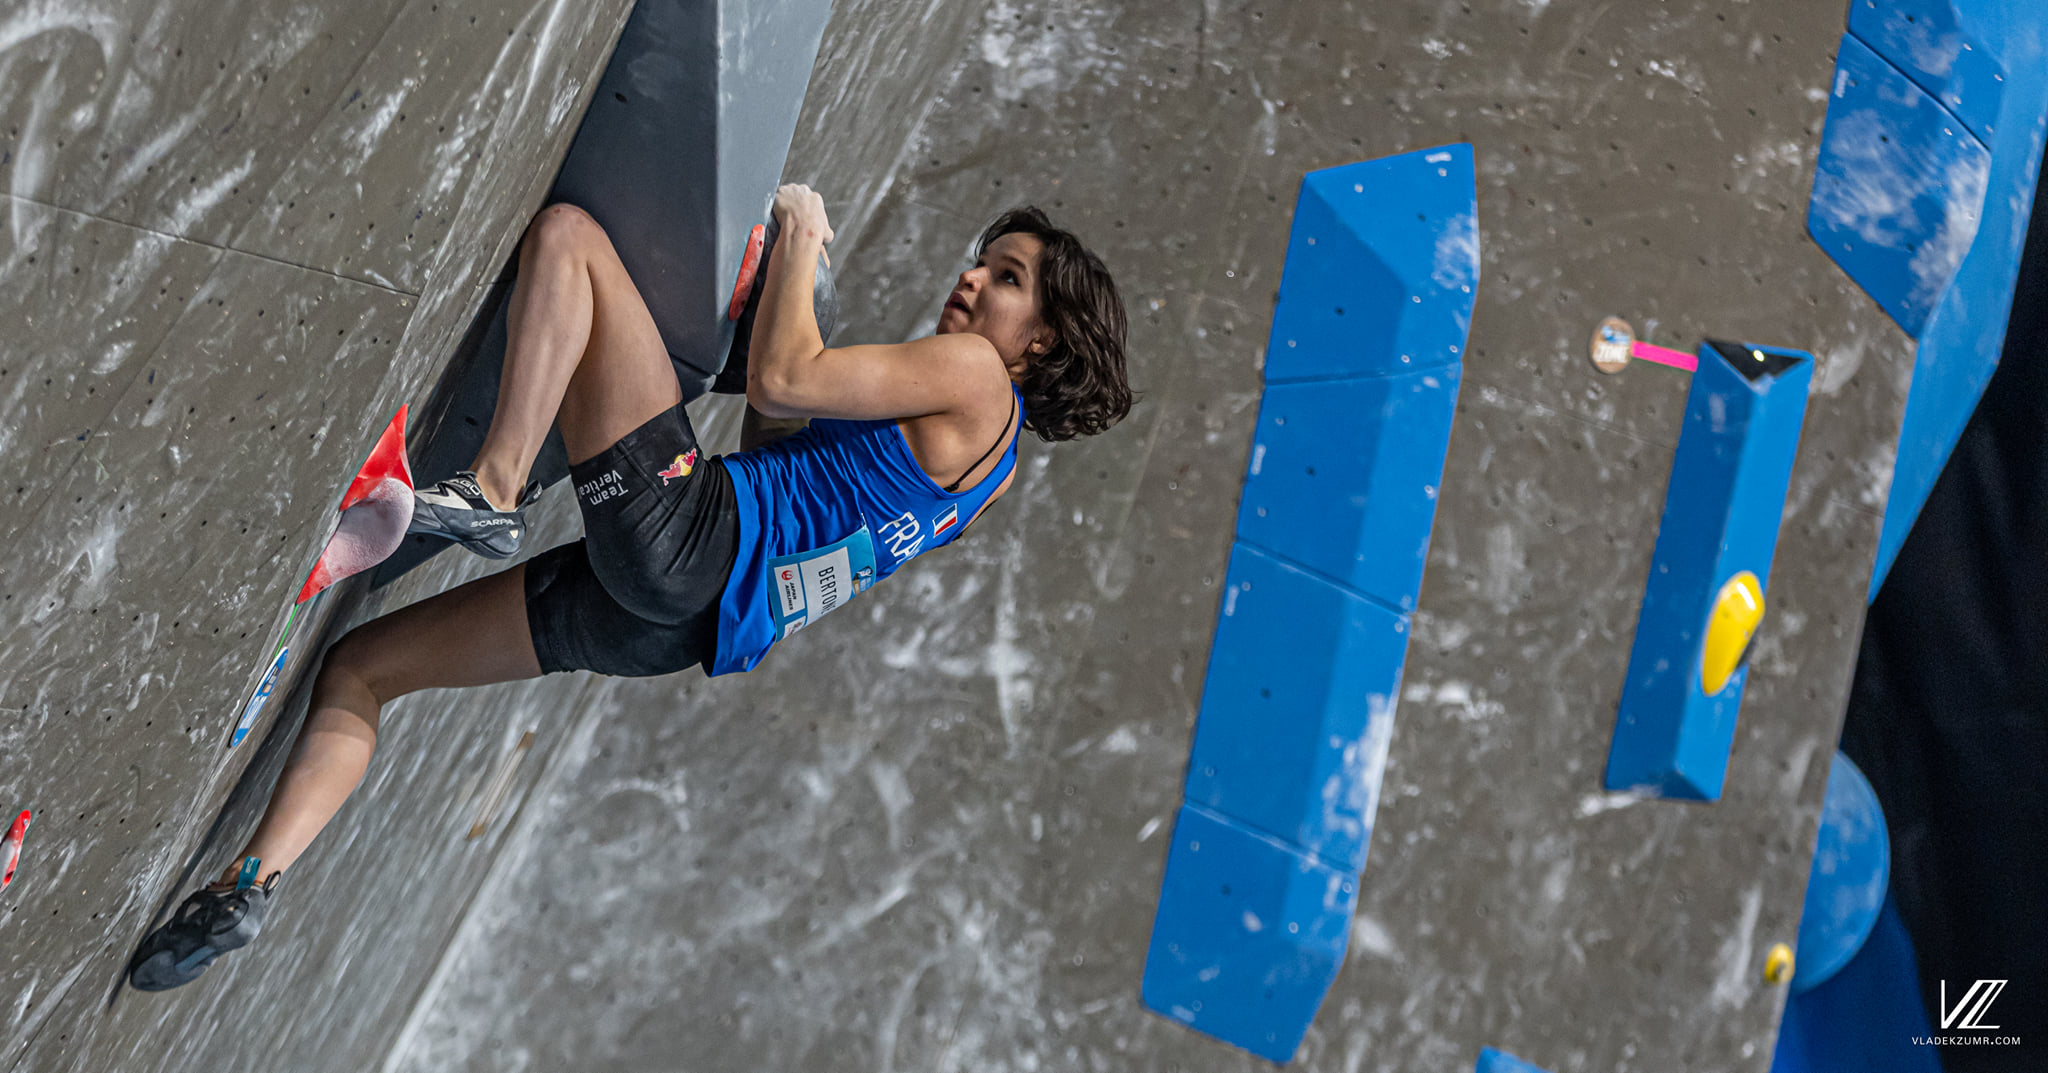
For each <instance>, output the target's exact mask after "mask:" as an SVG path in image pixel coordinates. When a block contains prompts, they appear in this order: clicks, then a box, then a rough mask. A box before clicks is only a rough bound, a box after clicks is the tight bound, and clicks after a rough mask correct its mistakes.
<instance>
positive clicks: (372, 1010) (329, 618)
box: [0, 0, 626, 1073]
mask: <svg viewBox="0 0 2048 1073" xmlns="http://www.w3.org/2000/svg"><path fill="white" fill-rule="evenodd" d="M625 8H626V5H625V4H624V3H598V4H587V3H553V2H534V3H519V2H515V3H510V4H500V5H491V6H489V7H487V8H484V7H478V6H476V5H450V4H436V3H426V2H411V0H372V2H368V3H362V4H353V5H345V6H344V5H327V6H325V7H307V6H305V5H300V4H291V3H281V2H269V0H252V2H228V3H206V4H166V5H115V4H72V5H48V4H33V5H9V6H7V7H5V8H0V191H4V198H0V281H4V283H0V325H4V327H0V452H4V457H5V458H6V459H7V460H8V465H7V467H6V480H5V483H6V486H7V487H6V498H5V502H6V509H5V510H4V511H0V516H4V518H5V521H4V522H0V526H4V537H0V549H4V551H0V653H4V658H0V800H5V801H6V802H7V804H6V805H5V806H0V807H5V808H8V809H10V810H18V809H20V808H33V809H35V811H36V821H35V823H34V825H33V826H32V827H31V829H30V832H29V837H28V840H27V844H26V846H25V847H24V850H23V854H22V861H21V868H20V872H19V873H18V875H17V876H16V878H15V880H14V883H13V884H12V885H11V886H9V887H8V888H7V889H6V891H5V892H4V893H0V1068H5V1069H10V1070H23V1071H27V1070H35V1071H45V1070H50V1071H54V1070H94V1071H101V1070H121V1071H123V1073H128V1071H138V1073H139V1071H146V1070H172V1069H198V1068H211V1069H256V1068H298V1069H309V1070H313V1069H332V1070H345V1069H346V1070H356V1069H361V1068H363V1065H364V1063H365V1062H366V1061H374V1060H375V1058H376V1056H381V1054H382V1053H383V1052H384V1050H385V1049H386V1048H387V1047H388V1045H389V1041H390V1039H391V1038H392V1037H393V1035H394V1034H395V1032H396V1031H397V1029H398V1027H399V1025H400V1024H402V1022H403V1019H404V1016H405V1013H406V1011H407V1010H408V1009H409V1008H410V1007H411V1005H412V1003H413V1000H414V998H415V997H416V996H417V995H418V994H419V992H420V989H421V987H422V985H423V984H424V983H425V982H426V981H427V979H428V978H429V977H430V975H431V973H432V971H433V968H434V961H433V952H434V951H435V950H437V949H439V948H440V946H441V945H442V944H443V943H444V942H445V941H446V939H447V937H448V936H449V935H450V934H451V933H452V931H453V929H454V926H455V924H456V922H457V920H458V919H459V918H460V916H461V915H462V912H463V910H464V908H465V906H466V905H467V903H468V901H469V898H470V896H471V894H472V893H473V892H474V890H475V888H476V885H477V882H478V880H479V878H480V877H481V875H482V874H483V873H484V872H485V871H486V870H487V869H488V867H489V865H490V863H491V860H492V856H493V854H494V853H495V851H496V848H497V844H498V841H497V840H498V837H499V836H501V834H502V831H503V823H502V822H501V823H500V824H499V825H498V830H497V831H495V832H493V834H492V836H491V837H487V838H482V839H478V840H476V841H473V842H472V841H469V840H466V839H465V838H464V837H463V835H464V834H465V833H466V830H467V828H468V826H469V820H470V817H469V816H468V815H466V814H465V815H461V816H459V817H458V815H457V813H458V812H462V811H466V810H464V809H463V808H462V805H463V801H462V795H461V793H460V791H461V790H462V789H463V780H464V779H465V778H470V777H473V773H474V772H475V771H477V770H478V769H480V768H484V767H486V766H487V765H488V764H490V763H491V762H492V760H493V759H494V758H495V756H496V755H498V754H501V753H503V752H505V751H507V750H509V748H510V746H511V744H512V742H511V741H510V740H508V733H510V732H511V731H513V730H514V728H516V727H518V726H519V724H520V723H521V722H522V720H521V718H520V717H519V716H518V715H517V714H516V712H508V711H507V707H508V706H509V707H511V708H514V709H517V708H518V707H521V706H524V705H533V704H538V705H543V706H546V705H549V704H551V703H559V702H551V701H549V700H548V699H547V698H548V696H549V693H548V689H554V690H556V691H559V690H562V689H565V688H566V689H569V690H571V691H573V690H574V689H575V688H576V685H575V684H574V683H566V682H565V683H561V684H560V685H556V684H554V683H550V684H549V686H548V687H544V688H543V689H542V690H541V691H539V692H529V693H527V694H523V695H521V696H520V697H519V698H518V699H517V700H516V701H514V702H513V703H512V704H510V705H507V704H506V703H504V702H501V703H500V704H498V705H495V706H479V705H478V704H477V698H455V697H452V696H451V697H446V698H425V699H424V701H423V703H421V704H419V705H417V706H415V707H414V708H412V709H411V710H410V711H408V712H405V713H402V714H400V713H394V718H393V719H392V720H391V721H390V723H389V725H388V733H387V734H386V735H385V744H386V747H387V749H388V750H389V751H388V752H387V753H386V754H385V755H386V756H388V757H390V758H391V760H392V762H391V763H389V764H383V765H380V766H379V767H378V769H377V770H376V771H375V772H373V774H372V775H371V777H370V779H369V784H370V786H371V787H372V792H371V793H370V794H368V795H366V797H367V798H368V800H367V802H366V805H365V807H363V808H361V809H360V810H355V811H353V812H352V813H351V822H350V826H349V829H348V830H347V831H346V832H345V833H342V834H340V835H339V836H338V837H336V838H334V839H333V840H332V843H331V849H332V850H333V852H331V853H328V854H326V855H323V856H322V857H320V858H319V859H317V860H309V861H308V862H307V863H308V867H307V868H306V869H305V870H304V873H303V874H301V875H297V876H294V877H293V882H292V883H291V884H290V886H293V887H296V888H297V890H296V891H295V892H294V895H293V897H292V898H291V899H290V900H291V903H292V904H291V905H290V906H289V907H288V908H285V909H283V910H282V911H281V913H280V914H279V916H278V917H277V918H276V921H277V929H276V934H275V935H273V936H269V937H267V938H275V939H277V940H278V941H277V942H276V944H275V947H274V949H273V950H272V951H271V952H272V953H273V955H274V956H272V957H270V958H268V959H265V960H264V961H262V962H261V963H255V962H253V961H252V963H251V964H250V966H249V969H248V971H247V972H244V973H239V974H230V973H223V974H221V975H220V978H219V979H215V978H212V977H209V978H208V980H207V981H206V986H205V987H202V988H191V989H187V990H184V991H180V992H174V993H170V994H164V995H139V994H136V993H134V992H128V991H121V990H118V989H117V986H116V985H117V982H118V981H119V979H120V976H121V972H122V968H123V966H124V965H125V964H126V961H127V959H128V956H129V954H130V953H131V952H132V950H133V949H134V944H135V942H136V941H137V940H138V939H139V938H140V937H141V935H142V934H143V932H144V931H145V930H147V928H148V927H149V926H150V924H151V922H152V921H151V918H152V916H153V915H154V914H156V913H157V912H159V911H160V910H161V909H163V908H165V907H167V906H168V905H169V904H170V903H173V902H174V901H175V900H176V899H177V898H181V897H183V895H184V894H185V893H186V892H187V891H188V890H189V889H190V888H191V887H192V886H193V885H195V881H194V880H193V879H192V878H191V877H192V876H193V875H194V870H195V869H203V870H206V871H211V870H214V869H218V868H220V867H222V866H223V865H224V864H225V863H226V862H225V860H224V857H225V855H227V854H228V853H231V852H232V850H233V848H234V847H235V846H236V845H237V844H238V843H239V840H240V838H241V837H242V836H243V835H245V834H246V833H247V831H248V830H249V828H250V826H251V825H252V824H253V821H254V818H255V816H256V815H257V811H258V810H259V809H260V800H261V791H262V790H263V789H264V787H266V786H267V783H268V781H269V778H270V777H271V776H273V775H274V773H275V771H276V768H277V765H278V763H279V761H281V759H282V747H283V746H284V745H285V744H287V743H288V739H289V730H290V728H289V726H287V727H286V730H285V735H284V736H282V737H276V736H272V737H271V738H270V740H265V738H266V735H268V734H269V733H270V732H271V731H273V730H274V729H275V728H276V727H277V726H278V720H279V716H280V715H281V714H282V713H286V712H289V713H290V714H291V716H292V717H293V718H296V717H297V716H298V715H299V714H300V713H302V712H303V710H304V696H303V689H302V688H298V689H292V690H291V692H290V693H289V695H281V696H280V697H278V698H276V699H274V700H273V702H272V703H271V705H270V709H269V711H268V713H267V714H266V716H265V718H264V720H263V721H262V722H261V723H260V724H259V725H258V727H257V732H256V735H255V736H254V737H253V738H252V739H251V740H250V741H248V742H245V743H244V744H243V745H242V746H240V747H239V748H237V749H235V750H233V751H230V750H228V749H227V748H226V745H227V741H228V736H229V732H230V730H231V729H232V727H233V725H234V720H235V718H236V716H237V715H238V714H239V711H240V708H241V702H242V701H243V699H244V698H246V697H247V696H248V695H249V693H250V691H251V690H252V689H254V687H255V686H256V683H257V678H258V676H259V675H260V673H261V671H262V669H263V667H264V665H266V664H267V663H268V662H269V660H268V656H269V654H270V649H269V645H270V643H271V641H272V639H273V638H274V637H275V636H276V632H277V631H278V629H279V628H280V627H281V626H282V624H283V621H284V616H285V609H286V606H287V604H288V603H289V601H290V600H291V598H292V596H293V594H295V593H296V592H297V590H298V586H299V583H300V582H301V581H302V580H303V579H304V577H305V572H306V570H307V569H308V568H309V567H310V566H311V564H312V560H313V556H314V553H315V552H316V551H317V549H318V548H319V546H320V545H321V543H322V541H324V539H325V538H326V535H327V527H328V525H329V524H330V523H331V520H332V518H333V511H334V509H335V505H336V503H337V501H338V500H339V498H340V495H341V492H342V490H343V489H344V488H345V487H346V486H347V483H348V480H349V478H350V477H351V476H353V474H354V471H355V467H356V466H357V464H358V463H359V462H360V461H361V460H362V458H363V456H364V454H366V453H367V452H368V450H369V447H370V445H371V443H372V442H373V441H374V439H375V436H376V434H377V432H378V431H380V430H381V427H382V425H383V424H384V422H385V421H387V420H388V419H389V418H390V416H391V414H392V413H393V411H395V410H396V409H397V408H398V406H399V404H401V403H404V402H413V403H415V404H417V403H418V402H419V401H420V400H422V399H423V398H424V397H425V396H426V394H427V393H428V391H429V390H430V388H431V387H432V385H433V383H434V381H435V379H436V378H437V376H438V375H439V373H440V369H441V366H442V365H443V364H444V362H445V361H446V357H447V354H448V352H449V351H450V350H451V348H452V347H453V346H454V344H455V342H456V340H457V339H459V338H460V336H461V335H462V333H463V332H464V331H465V329H466V328H467V327H468V325H469V322H470V319H471V318H472V316H473V315H474V312H475V308H476V305H477V303H478V301H479V297H480V295H481V294H482V291H483V288H484V287H485V286H486V285H487V284H488V282H489V280H490V278H491V277H492V276H493V275H494V274H495V273H497V272H498V270H499V268H500V267H501V266H502V265H503V264H504V262H505V260H506V258H507V257H508V256H509V255H510V252H511V250H512V249H513V245H514V243H516V241H517V240H518V237H519V232H520V228H521V226H522V225H523V223H524V221H525V220H526V218H527V217H528V216H529V215H530V214H531V213H532V212H533V211H534V210H535V209H537V208H538V207H539V204H538V203H539V200H540V198H541V196H542V194H543V193H544V192H545V190H546V188H547V184H548V181H549V180H550V179H551V177H552V173H553V171H554V168H555V166H556V164H557V163H558V162H559V160H560V159H561V155H562V153H563V152H564V150H565V149H566V148H567V145H568V140H569V137H570V135H571V134H572V133H573V132H574V129H575V121H576V118H577V116H578V115H579V114H580V113H581V110H582V104H583V98H584V97H585V96H586V95H587V93H588V92H589V88H590V86H591V85H592V84H593V82H594V80H595V78H596V75H597V73H598V72H599V71H600V70H602V68H603V65H604V62H605V59H606V58H607V56H608V55H609V52H610V46H611V40H612V37H613V36H614V35H615V34H616V33H617V31H618V28H619V25H620V23H621V22H622V20H623V18H624V14H625ZM438 580H442V581H445V580H447V579H446V578H445V577H443V578H441V579H438ZM352 591H353V590H346V591H341V592H338V593H337V595H336V597H335V598H332V599H329V600H327V601H325V602H324V603H323V604H322V606H321V607H319V608H317V609H316V610H315V611H314V612H313V613H312V614H311V615H305V616H301V621H300V622H299V624H298V625H297V627H296V628H295V630H294V636H293V638H292V640H293V659H292V662H291V664H290V666H289V668H288V671H287V678H286V681H287V683H288V684H289V683H291V682H293V681H295V680H297V681H299V682H300V685H301V686H303V684H304V683H303V672H304V671H305V670H306V669H307V667H308V661H307V660H306V658H305V654H306V652H307V650H308V648H309V647H310V646H311V645H313V644H314V643H316V642H317V639H318V638H319V637H320V636H321V635H322V633H323V630H325V629H326V628H328V627H329V626H331V625H332V624H334V623H335V622H337V621H338V620H340V619H342V618H344V617H346V615H347V614H348V612H349V610H350V605H351V602H352V597H351V596H350V592H352ZM414 595H417V591H415V593H414ZM401 598H403V597H401ZM281 692H282V691H281ZM451 700H452V701H456V703H455V704H453V705H450V704H449V703H448V702H449V701H451ZM437 704H439V705H440V709H439V711H438V712H437V711H436V709H435V706H436V705H437ZM524 722H526V724H527V725H529V726H530V725H534V724H538V723H540V722H541V721H540V720H539V719H538V718H537V717H528V718H527V719H525V720H524ZM511 736H512V737H514V738H516V734H512V735H511ZM537 770H538V765H534V766H532V767H530V768H529V770H528V774H529V775H530V774H532V773H533V772H534V771H537ZM245 772H246V774H247V775H248V776H249V777H248V779H247V780H246V781H242V789H241V790H240V791H239V792H237V791H236V789H235V788H236V786H237V783H238V781H239V780H240V777H241V776H243V775H244V774H245ZM252 791H255V792H254V793H252ZM10 818H11V817H10ZM323 848H327V847H323ZM372 907H374V908H372ZM365 909H371V911H370V912H362V910H365ZM309 1011H318V1012H317V1013H314V1012H309Z"/></svg>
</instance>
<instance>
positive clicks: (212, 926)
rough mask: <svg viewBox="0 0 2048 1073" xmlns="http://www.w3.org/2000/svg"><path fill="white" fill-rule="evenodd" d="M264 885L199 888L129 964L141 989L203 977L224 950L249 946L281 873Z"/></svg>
mask: <svg viewBox="0 0 2048 1073" xmlns="http://www.w3.org/2000/svg"><path fill="white" fill-rule="evenodd" d="M280 875H282V873H276V874H273V875H272V876H271V877H270V879H269V881H268V882H266V883H263V884H261V885H259V886H251V887H244V888H242V889H241V890H231V891H225V892H216V891H210V890H198V891H194V892H193V894H192V896H191V897H189V898H186V899H185V901H184V904H182V905H180V906H178V911H177V912H176V913H174V914H172V916H171V919H169V920H167V921H165V922H164V924H163V925H162V926H161V927H159V928H157V929H156V930H155V931H152V932H150V933H149V934H148V935H147V936H145V937H144V938H143V940H142V946H141V947H140V948H138V949H137V950H136V951H135V960H134V961H133V962H131V963H130V964H129V966H128V983H129V985H130V986H131V987H134V988H135V989H136V990H137V991H168V990H170V989H171V988H173V987H180V986H182V985H184V984H189V983H191V982H192V981H194V980H197V979H199V974H200V973H203V972H205V971H206V967H207V966H208V965H211V964H213V962H214V959H215V958H218V957H220V956H221V955H222V954H225V953H227V952H228V951H230V950H234V949H237V948H239V947H243V946H247V945H248V944H249V941H250V940H252V939H254V938H256V935H257V933H259V932H261V931H262V930H263V914H264V913H265V911H266V910H267V909H268V907H269V903H270V897H271V894H272V892H273V891H275V890H276V888H277V881H278V877H279V876H280Z"/></svg>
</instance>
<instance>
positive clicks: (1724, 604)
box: [1700, 570, 1764, 697]
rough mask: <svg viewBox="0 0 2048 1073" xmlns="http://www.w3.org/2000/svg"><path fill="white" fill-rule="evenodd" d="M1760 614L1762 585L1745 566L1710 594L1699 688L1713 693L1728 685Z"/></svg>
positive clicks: (1752, 634) (1761, 612) (1708, 693)
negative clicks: (1712, 595) (1744, 568)
mask: <svg viewBox="0 0 2048 1073" xmlns="http://www.w3.org/2000/svg"><path fill="white" fill-rule="evenodd" d="M1763 617H1764V589H1763V586H1762V585H1761V584H1759V583H1758V582H1757V579H1756V575H1755V574H1752V573H1750V572H1749V571H1747V570H1744V571H1742V572H1741V573H1739V574H1736V575H1735V576H1734V577H1732V578H1729V579H1728V583H1727V584H1725V585H1723V586H1721V592H1720V594H1719V595H1717V596H1715V597H1714V612H1713V615H1712V616H1711V617H1710V618H1708V619H1707V643H1706V647H1705V650H1704V651H1703V652H1702V653H1701V655H1700V688H1702V689H1704V690H1706V692H1707V695H1708V696H1710V697H1711V696H1713V695H1714V694H1716V693H1719V692H1720V691H1722V690H1723V689H1726V688H1727V687H1728V679H1730V678H1732V677H1734V675H1735V668H1736V667H1737V666H1739V665H1740V664H1741V663H1742V657H1743V655H1744V654H1745V653H1746V652H1748V651H1749V641H1750V638H1752V637H1755V636H1756V625H1757V623H1758V622H1759V621H1761V620H1762V619H1763Z"/></svg>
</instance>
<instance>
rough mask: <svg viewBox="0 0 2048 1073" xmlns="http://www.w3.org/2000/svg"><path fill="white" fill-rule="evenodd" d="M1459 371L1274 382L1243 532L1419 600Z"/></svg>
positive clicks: (1262, 414) (1390, 597) (1400, 603)
mask: <svg viewBox="0 0 2048 1073" xmlns="http://www.w3.org/2000/svg"><path fill="white" fill-rule="evenodd" d="M1459 371H1460V370H1459V367H1458V366H1456V365H1447V366H1443V367H1440V368H1436V369H1431V370H1428V371H1425V372H1416V373H1409V374H1407V375H1405V376H1380V377H1370V378H1364V379H1350V380H1325V381H1318V382H1315V383H1308V384H1275V385H1273V386H1271V387H1268V388H1267V389H1266V396H1265V398H1264V399H1263V400H1262V401H1261V402H1260V404H1259V423H1258V427H1257V431H1256V432H1255V433H1254V434H1253V437H1252V462H1251V472H1250V475H1249V476H1247V477H1246V478H1245V482H1244V498H1243V499H1242V500H1240V501H1239V503H1238V508H1237V538H1238V539H1239V540H1242V541H1245V542H1247V543H1251V544H1256V545H1258V546H1260V547H1263V548H1267V549H1269V550H1271V551H1273V552H1275V553H1277V554H1279V555H1283V556H1285V557H1287V558H1289V559H1292V560H1293V561H1295V562H1297V563H1300V564H1302V565H1304V566H1307V567H1309V568H1311V569H1314V570H1316V571H1318V572H1320V573H1322V574H1325V575H1327V576H1329V577H1331V578H1334V579H1336V580H1337V581H1340V582H1342V583H1344V584H1346V585H1348V586H1350V587H1352V588H1354V589H1357V590H1358V591H1359V592H1362V593H1365V594H1366V595H1368V596H1371V597H1372V598H1374V599H1376V600H1379V601H1381V602H1383V603H1385V604H1386V605H1387V606H1389V607H1393V608H1396V609H1398V610H1401V611H1412V610H1414V608H1415V594H1416V593H1417V591H1419V590H1420V589H1421V587H1422V567H1423V558H1424V556H1425V554H1426V553H1427V552H1428V551H1429V529H1430V524H1431V523H1432V522H1433V521H1434V520H1435V519H1436V494H1437V478H1438V476H1439V475H1441V473H1442V471H1443V463H1442V461H1441V460H1442V458H1443V457H1444V453H1445V452H1446V451H1447V450H1449V448H1450V443H1451V418H1452V416H1453V415H1454V414H1455V413H1456V409H1457V407H1456V402H1457V398H1458V374H1459ZM1419 458H1420V459H1436V460H1438V461H1437V463H1436V468H1435V471H1434V472H1430V473H1425V472H1422V471H1421V470H1420V469H1419V468H1418V466H1417V465H1416V460H1417V459H1419Z"/></svg>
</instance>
